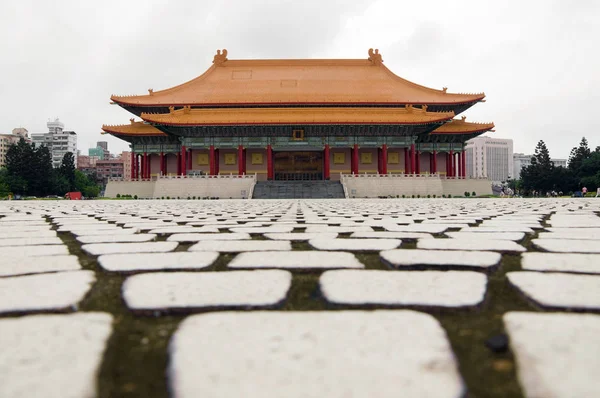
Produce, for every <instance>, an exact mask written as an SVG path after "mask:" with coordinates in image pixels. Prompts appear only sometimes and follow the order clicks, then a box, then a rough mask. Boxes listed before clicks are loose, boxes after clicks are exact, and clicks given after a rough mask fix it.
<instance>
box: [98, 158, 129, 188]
mask: <svg viewBox="0 0 600 398" xmlns="http://www.w3.org/2000/svg"><path fill="white" fill-rule="evenodd" d="M123 171H124V170H123V161H122V160H121V159H119V158H116V159H107V160H98V161H97V162H96V176H97V177H98V179H99V180H102V181H103V182H104V183H106V181H108V180H109V179H111V178H112V179H121V178H123Z"/></svg>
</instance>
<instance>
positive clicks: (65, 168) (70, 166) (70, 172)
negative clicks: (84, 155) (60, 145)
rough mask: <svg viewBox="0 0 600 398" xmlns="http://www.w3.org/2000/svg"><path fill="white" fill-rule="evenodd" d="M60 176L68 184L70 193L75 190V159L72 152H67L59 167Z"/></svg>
mask: <svg viewBox="0 0 600 398" xmlns="http://www.w3.org/2000/svg"><path fill="white" fill-rule="evenodd" d="M59 170H60V174H61V175H62V176H63V177H64V178H65V180H66V181H67V183H68V186H69V188H68V189H69V191H73V190H75V158H74V156H73V153H72V152H67V153H65V155H64V156H63V158H62V162H61V164H60V167H59Z"/></svg>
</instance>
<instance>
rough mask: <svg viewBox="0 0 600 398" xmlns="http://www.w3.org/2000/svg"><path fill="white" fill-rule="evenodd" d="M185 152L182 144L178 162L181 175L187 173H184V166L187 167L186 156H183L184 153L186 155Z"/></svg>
mask: <svg viewBox="0 0 600 398" xmlns="http://www.w3.org/2000/svg"><path fill="white" fill-rule="evenodd" d="M186 153H187V151H186V148H185V145H182V146H181V156H180V157H179V163H180V166H179V169H180V171H181V173H180V174H181V175H182V176H184V175H186V174H187V173H186V168H187V160H186V156H185V155H186Z"/></svg>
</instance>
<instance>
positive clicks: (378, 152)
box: [377, 148, 381, 174]
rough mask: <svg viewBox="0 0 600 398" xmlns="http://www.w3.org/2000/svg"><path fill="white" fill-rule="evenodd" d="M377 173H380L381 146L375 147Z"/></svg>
mask: <svg viewBox="0 0 600 398" xmlns="http://www.w3.org/2000/svg"><path fill="white" fill-rule="evenodd" d="M377 174H381V148H377Z"/></svg>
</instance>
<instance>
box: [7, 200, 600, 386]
mask: <svg viewBox="0 0 600 398" xmlns="http://www.w3.org/2000/svg"><path fill="white" fill-rule="evenodd" d="M0 253H1V257H0V397H3V398H4V397H6V398H13V397H26V396H27V397H57V398H58V397H61V398H64V397H73V398H76V397H93V396H98V397H103V398H108V397H181V398H192V397H228V398H229V397H261V398H262V397H273V398H281V397H286V398H288V397H332V398H336V397H339V398H342V397H344V398H347V397H382V398H383V397H404V398H406V397H415V398H424V397H436V398H437V397H442V398H445V397H447V398H460V397H465V396H469V397H536V398H537V397H539V398H550V397H569V398H571V397H598V396H600V379H599V378H598V377H597V376H598V374H600V314H599V313H600V199H582V198H573V199H549V198H548V199H547V198H544V199H475V198H473V199H387V200H359V199H354V200H270V201H269V200H213V201H200V200H188V201H185V200H144V201H134V200H123V201H117V200H113V201H109V200H107V201H100V200H98V201H12V202H8V201H5V202H0Z"/></svg>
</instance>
